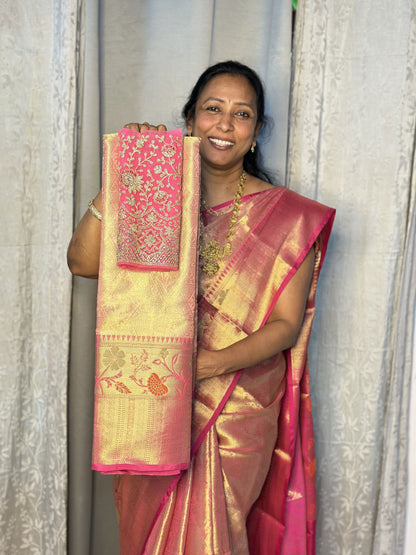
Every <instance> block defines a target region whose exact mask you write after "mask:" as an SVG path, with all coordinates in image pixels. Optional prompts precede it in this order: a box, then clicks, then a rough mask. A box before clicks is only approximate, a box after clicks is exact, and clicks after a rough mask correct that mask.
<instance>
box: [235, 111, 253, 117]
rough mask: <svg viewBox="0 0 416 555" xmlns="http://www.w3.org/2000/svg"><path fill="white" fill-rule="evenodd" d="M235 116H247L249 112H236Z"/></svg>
mask: <svg viewBox="0 0 416 555" xmlns="http://www.w3.org/2000/svg"><path fill="white" fill-rule="evenodd" d="M237 116H238V117H240V118H249V117H250V114H248V113H247V112H237Z"/></svg>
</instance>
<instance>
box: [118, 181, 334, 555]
mask: <svg viewBox="0 0 416 555" xmlns="http://www.w3.org/2000/svg"><path fill="white" fill-rule="evenodd" d="M215 210H216V211H217V212H218V213H219V214H217V215H212V214H209V213H206V212H205V213H204V215H203V217H204V238H203V239H204V241H209V240H212V239H216V240H218V241H220V243H221V242H223V241H224V237H225V235H226V232H227V230H228V226H229V218H230V211H231V207H230V204H229V203H226V204H224V205H221V206H220V207H216V208H215ZM334 214H335V212H334V210H332V209H331V208H328V207H325V206H323V205H321V204H319V203H317V202H314V201H311V200H308V199H305V198H304V197H301V196H300V195H297V194H296V193H293V192H291V191H288V190H286V189H284V188H282V187H280V188H276V189H271V190H267V191H263V192H261V193H256V194H253V195H248V196H246V197H243V199H242V203H241V207H240V213H239V221H238V224H237V226H236V231H235V235H234V237H233V242H232V252H231V254H230V255H229V257H228V258H227V259H225V260H224V261H223V264H222V267H221V269H220V271H219V272H218V273H217V274H216V275H215V276H213V277H212V278H209V277H206V276H203V275H201V279H200V295H201V298H200V301H199V313H198V331H199V344H200V346H201V347H204V348H206V349H222V348H224V347H226V346H228V345H231V344H233V343H235V342H236V341H239V340H241V339H243V338H245V337H247V335H249V334H251V333H253V332H254V331H256V330H257V329H259V328H261V327H262V326H263V325H265V323H266V322H267V318H268V317H269V315H270V313H271V311H272V310H273V307H274V306H275V304H276V302H277V301H278V299H279V296H280V294H281V293H282V291H283V290H284V289H285V287H286V285H287V284H288V283H289V281H290V279H291V278H292V276H293V275H294V274H295V272H296V270H297V269H298V268H299V266H300V264H301V263H302V261H303V260H304V258H305V256H306V254H307V253H308V252H309V250H310V249H311V248H314V250H315V266H314V272H313V277H312V280H311V285H310V290H309V295H308V300H307V304H306V309H305V317H304V320H303V324H302V327H301V330H300V333H299V336H298V340H297V342H296V344H295V345H294V347H293V348H291V349H289V350H287V351H285V352H284V353H279V354H278V355H276V356H274V357H272V358H271V359H269V360H266V361H264V362H263V363H261V364H258V365H256V366H254V367H250V368H246V369H244V370H241V371H239V372H236V373H232V374H228V375H222V376H218V377H213V378H209V379H205V380H203V381H201V382H198V383H197V384H196V388H195V392H194V401H193V416H192V445H193V447H192V460H191V465H190V468H189V469H188V470H186V471H184V472H182V473H181V474H180V475H179V476H177V477H175V478H173V479H172V478H167V477H160V478H153V477H146V476H140V477H137V476H119V477H116V479H115V501H116V507H117V511H118V515H119V519H120V520H119V525H120V548H121V554H122V555H126V554H133V553H146V554H149V555H150V554H151V555H159V554H162V553H163V554H171V555H178V554H186V555H194V554H196V553H198V554H201V555H202V554H204V555H212V554H231V553H232V554H234V555H237V554H240V555H243V554H244V555H246V554H247V553H252V554H255V555H266V554H267V555H270V554H275V553H285V554H288V555H296V554H308V555H309V554H313V553H314V527H315V485H314V477H315V458H314V449H313V431H312V417H311V404H310V397H309V382H308V380H309V374H308V365H307V344H308V340H309V336H310V330H311V325H312V320H313V315H314V310H315V291H316V285H317V280H318V276H319V272H320V269H321V266H322V262H323V259H324V255H325V251H326V245H327V241H328V238H329V234H330V230H331V227H332V222H333V218H334Z"/></svg>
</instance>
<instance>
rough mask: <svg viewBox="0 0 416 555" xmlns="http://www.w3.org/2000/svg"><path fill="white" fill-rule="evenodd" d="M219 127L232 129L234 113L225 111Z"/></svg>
mask: <svg viewBox="0 0 416 555" xmlns="http://www.w3.org/2000/svg"><path fill="white" fill-rule="evenodd" d="M218 127H219V128H220V129H221V131H229V130H230V129H232V128H233V120H232V114H229V113H227V112H223V113H222V114H221V117H220V120H219V122H218Z"/></svg>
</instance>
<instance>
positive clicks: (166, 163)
mask: <svg viewBox="0 0 416 555" xmlns="http://www.w3.org/2000/svg"><path fill="white" fill-rule="evenodd" d="M118 137H119V147H118V148H119V165H120V181H119V185H120V200H119V209H118V222H119V223H118V234H117V245H118V250H117V263H118V265H119V266H120V267H122V268H130V269H141V270H177V269H178V263H179V236H180V224H181V182H182V141H183V139H182V132H181V130H180V129H176V130H175V131H169V132H158V131H147V132H143V133H138V132H136V131H132V130H130V129H121V130H120V131H119V133H118Z"/></svg>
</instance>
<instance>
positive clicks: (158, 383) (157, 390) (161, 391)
mask: <svg viewBox="0 0 416 555" xmlns="http://www.w3.org/2000/svg"><path fill="white" fill-rule="evenodd" d="M147 387H148V388H149V391H150V393H151V394H152V395H156V396H157V397H160V396H162V395H166V393H167V392H168V391H169V390H168V388H167V387H166V385H165V384H164V383H162V380H161V379H160V378H159V376H158V375H157V374H155V373H153V374H151V375H150V377H149V379H148V380H147Z"/></svg>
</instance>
